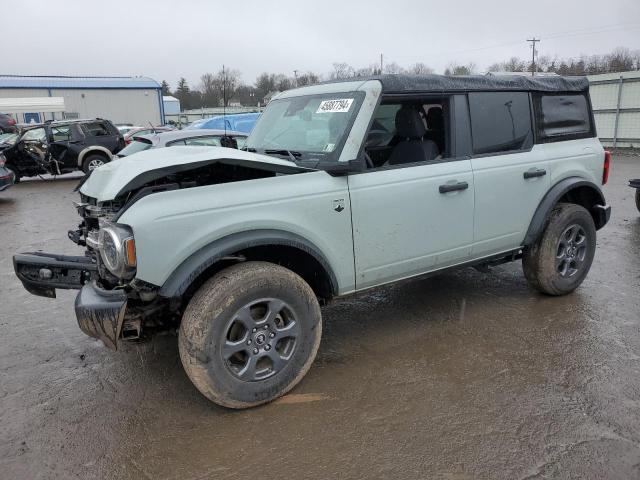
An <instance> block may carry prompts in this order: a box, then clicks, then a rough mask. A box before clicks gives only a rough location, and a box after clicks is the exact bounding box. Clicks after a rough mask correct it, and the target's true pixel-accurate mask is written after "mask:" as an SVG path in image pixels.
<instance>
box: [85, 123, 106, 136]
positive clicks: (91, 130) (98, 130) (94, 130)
mask: <svg viewBox="0 0 640 480" xmlns="http://www.w3.org/2000/svg"><path fill="white" fill-rule="evenodd" d="M82 130H83V131H84V133H85V135H87V136H88V137H108V136H109V135H111V134H110V133H109V130H107V127H105V126H104V125H103V124H102V123H98V122H92V123H85V124H83V125H82Z"/></svg>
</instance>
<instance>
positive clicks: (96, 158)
mask: <svg viewBox="0 0 640 480" xmlns="http://www.w3.org/2000/svg"><path fill="white" fill-rule="evenodd" d="M108 161H109V160H107V158H106V157H105V156H104V155H99V154H97V153H94V154H89V155H88V156H87V158H85V159H84V161H83V162H82V171H83V172H84V173H85V174H86V175H88V174H89V173H90V172H92V171H93V170H95V169H96V168H100V167H101V166H102V165H104V164H105V163H107V162H108Z"/></svg>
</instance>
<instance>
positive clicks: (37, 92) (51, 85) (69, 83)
mask: <svg viewBox="0 0 640 480" xmlns="http://www.w3.org/2000/svg"><path fill="white" fill-rule="evenodd" d="M39 97H58V98H63V99H64V111H63V112H47V111H37V110H36V111H33V112H26V111H24V109H22V110H21V111H15V112H11V111H3V112H2V113H9V114H13V115H14V117H15V118H16V120H17V121H18V122H19V123H29V122H33V121H35V122H41V121H44V120H61V119H65V118H95V117H100V118H105V119H108V120H111V121H112V122H114V123H131V124H134V125H148V124H149V123H151V124H153V125H160V124H163V123H164V104H163V101H162V88H161V87H160V84H159V83H158V82H156V81H155V80H153V79H151V78H147V77H61V76H22V75H0V99H14V98H16V99H22V100H24V99H28V98H30V99H35V98H39ZM4 103H5V105H9V104H11V102H9V101H6V102H4ZM21 103H24V102H21ZM37 103H38V102H37V101H36V102H34V105H37ZM34 108H37V107H34Z"/></svg>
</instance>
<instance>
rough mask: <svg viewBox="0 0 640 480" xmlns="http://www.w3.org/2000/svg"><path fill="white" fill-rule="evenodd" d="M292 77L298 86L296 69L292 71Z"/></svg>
mask: <svg viewBox="0 0 640 480" xmlns="http://www.w3.org/2000/svg"><path fill="white" fill-rule="evenodd" d="M293 77H294V78H295V79H296V87H297V86H298V70H294V71H293Z"/></svg>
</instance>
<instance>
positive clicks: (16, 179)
mask: <svg viewBox="0 0 640 480" xmlns="http://www.w3.org/2000/svg"><path fill="white" fill-rule="evenodd" d="M4 167H5V168H6V169H7V170H9V171H11V173H13V183H18V182H20V175H19V174H18V171H17V170H16V168H15V167H14V166H12V165H5V166H4Z"/></svg>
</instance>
